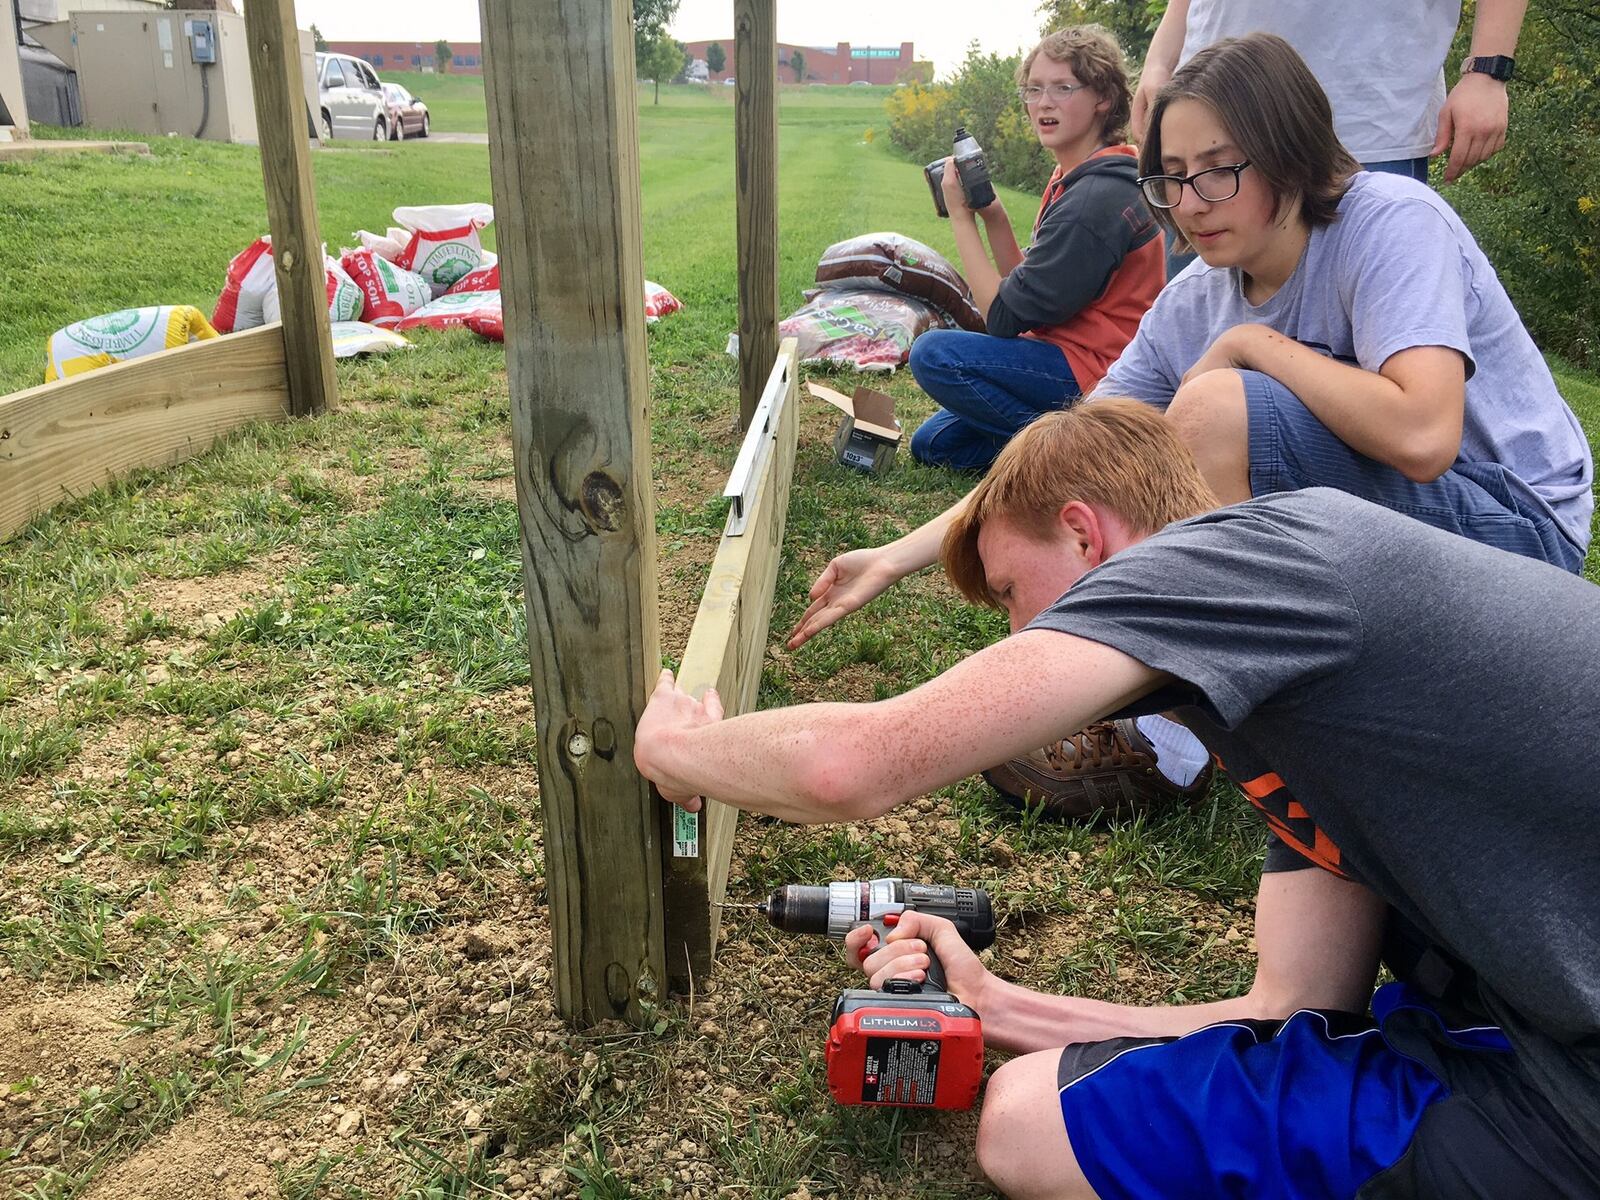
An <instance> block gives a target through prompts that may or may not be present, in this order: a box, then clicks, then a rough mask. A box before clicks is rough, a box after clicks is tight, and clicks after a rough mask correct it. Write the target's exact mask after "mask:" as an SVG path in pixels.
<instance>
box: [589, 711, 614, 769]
mask: <svg viewBox="0 0 1600 1200" xmlns="http://www.w3.org/2000/svg"><path fill="white" fill-rule="evenodd" d="M594 752H595V753H596V754H598V755H599V756H600V757H601V758H603V759H605V760H606V761H607V762H610V761H611V756H612V755H614V754H615V753H616V752H617V730H616V726H614V725H612V724H611V722H610V721H608V720H606V719H605V718H604V717H600V718H598V719H597V720H596V721H595V723H594Z"/></svg>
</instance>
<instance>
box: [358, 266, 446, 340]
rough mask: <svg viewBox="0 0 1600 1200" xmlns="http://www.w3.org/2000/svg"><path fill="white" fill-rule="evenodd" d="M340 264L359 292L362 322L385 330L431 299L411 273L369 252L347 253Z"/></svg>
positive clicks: (423, 281)
mask: <svg viewBox="0 0 1600 1200" xmlns="http://www.w3.org/2000/svg"><path fill="white" fill-rule="evenodd" d="M339 265H340V266H342V267H343V268H344V269H345V272H346V273H347V274H348V275H349V276H350V278H351V279H353V280H355V282H356V286H357V287H359V288H360V289H361V294H362V298H363V300H364V306H363V307H362V310H361V314H360V316H361V320H363V321H365V322H366V323H367V324H369V325H376V326H378V327H379V328H384V327H386V326H389V325H393V324H394V323H395V322H396V321H398V320H400V318H401V317H406V316H410V315H411V314H412V313H414V312H416V311H417V309H419V308H421V307H422V306H423V305H424V304H427V303H428V302H429V301H430V300H432V299H433V289H431V288H430V287H429V286H428V281H427V280H426V279H424V278H423V277H422V276H421V275H417V274H413V273H412V272H410V271H408V270H406V269H405V268H404V267H397V266H395V265H394V263H392V262H390V261H389V260H388V259H386V258H384V257H383V256H382V255H380V254H378V253H376V252H375V251H372V250H346V251H345V252H344V253H343V254H342V255H341V256H340V258H339Z"/></svg>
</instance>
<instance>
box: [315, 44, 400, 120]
mask: <svg viewBox="0 0 1600 1200" xmlns="http://www.w3.org/2000/svg"><path fill="white" fill-rule="evenodd" d="M317 95H318V97H319V99H320V100H321V102H322V117H321V121H320V125H321V133H322V136H323V137H324V138H328V139H330V140H331V139H333V138H336V137H344V138H372V139H373V140H374V141H380V142H381V141H383V140H384V139H385V138H387V137H388V136H389V112H388V108H387V106H386V105H385V104H384V102H383V85H382V84H381V83H379V82H378V73H377V72H376V71H374V70H373V69H372V67H371V65H370V64H368V63H365V62H363V61H362V60H361V59H359V58H351V57H350V56H349V55H348V54H319V55H317Z"/></svg>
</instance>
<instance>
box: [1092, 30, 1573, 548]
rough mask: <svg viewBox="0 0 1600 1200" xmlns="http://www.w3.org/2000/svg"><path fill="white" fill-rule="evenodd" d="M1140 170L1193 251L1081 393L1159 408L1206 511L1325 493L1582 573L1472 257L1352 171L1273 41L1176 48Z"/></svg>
mask: <svg viewBox="0 0 1600 1200" xmlns="http://www.w3.org/2000/svg"><path fill="white" fill-rule="evenodd" d="M1140 168H1141V171H1142V176H1141V178H1140V181H1139V183H1140V187H1141V188H1142V190H1143V192H1144V197H1145V201H1146V202H1147V203H1148V204H1149V205H1150V206H1151V208H1152V209H1154V210H1155V212H1156V215H1157V218H1158V219H1159V220H1160V221H1161V222H1162V224H1163V225H1164V226H1165V227H1166V228H1167V231H1168V234H1169V237H1171V238H1172V239H1173V241H1174V242H1177V243H1187V244H1188V245H1189V246H1191V247H1193V248H1194V250H1196V251H1197V252H1198V254H1199V256H1200V261H1198V262H1196V263H1194V264H1193V265H1192V266H1190V267H1189V268H1188V269H1187V270H1185V271H1184V272H1183V273H1182V274H1181V275H1179V276H1178V277H1177V278H1176V279H1174V280H1173V281H1172V282H1171V283H1170V284H1169V285H1168V286H1167V288H1166V289H1165V290H1164V291H1163V292H1162V294H1161V296H1160V298H1159V299H1158V300H1157V301H1156V304H1155V306H1154V307H1153V308H1152V309H1151V311H1150V313H1149V315H1148V316H1147V317H1146V318H1145V320H1144V322H1143V324H1142V325H1141V326H1140V328H1139V334H1138V336H1137V337H1135V338H1134V340H1133V342H1132V343H1130V345H1129V346H1128V349H1127V351H1126V352H1125V353H1124V354H1123V355H1122V357H1121V358H1119V359H1118V360H1117V362H1116V363H1115V364H1114V365H1113V366H1112V368H1111V369H1110V371H1108V372H1107V374H1106V377H1105V378H1104V379H1103V380H1101V382H1100V384H1099V387H1098V388H1097V389H1096V394H1097V395H1099V396H1132V397H1134V398H1135V399H1139V400H1143V401H1146V402H1148V403H1151V404H1155V405H1158V406H1160V407H1163V408H1165V409H1166V410H1167V416H1168V419H1169V420H1171V421H1172V422H1173V423H1174V424H1175V425H1176V426H1177V428H1178V432H1179V434H1180V436H1182V437H1183V439H1184V441H1185V442H1186V443H1187V444H1188V446H1189V448H1190V450H1191V451H1192V452H1193V453H1194V455H1195V458H1196V459H1197V461H1198V462H1199V464H1200V469H1201V471H1202V472H1203V473H1204V474H1205V476H1206V479H1207V481H1208V482H1209V483H1210V484H1211V486H1212V488H1213V489H1214V490H1215V491H1216V493H1217V495H1218V497H1219V498H1221V500H1222V501H1223V502H1224V503H1233V502H1236V501H1240V500H1246V499H1249V498H1250V497H1251V496H1252V495H1261V494H1263V493H1266V492H1278V491H1293V490H1296V489H1298V488H1304V487H1316V486H1327V487H1336V488H1339V489H1340V490H1341V491H1346V492H1352V493H1354V494H1355V495H1358V496H1361V497H1363V498H1365V499H1368V500H1372V501H1375V502H1376V503H1379V504H1382V505H1385V506H1386V507H1389V508H1395V509H1399V510H1400V511H1402V512H1407V513H1410V514H1411V515H1413V516H1415V517H1417V518H1418V519H1420V520H1423V521H1426V522H1428V523H1429V524H1430V525H1436V526H1438V527H1440V528H1442V529H1447V530H1449V531H1451V532H1453V533H1459V534H1462V535H1464V536H1466V537H1470V538H1472V539H1474V540H1475V541H1480V542H1485V543H1487V544H1489V545H1492V546H1499V547H1500V548H1502V549H1506V550H1511V551H1514V552H1516V553H1518V554H1526V555H1529V556H1531V557H1534V558H1542V559H1544V560H1546V561H1548V562H1551V563H1554V564H1556V565H1557V566H1560V567H1564V568H1565V569H1566V570H1569V571H1577V570H1579V569H1580V568H1581V566H1582V563H1583V557H1584V552H1585V550H1586V549H1587V547H1588V544H1589V518H1590V514H1591V512H1592V511H1593V508H1594V497H1593V492H1592V485H1593V460H1592V457H1591V454H1590V450H1589V445H1588V442H1587V441H1586V440H1585V438H1584V434H1583V431H1582V429H1581V427H1580V426H1579V424H1578V421H1577V418H1576V417H1575V416H1574V415H1573V413H1572V411H1571V409H1569V408H1568V407H1567V405H1566V402H1565V401H1564V400H1562V398H1561V395H1560V394H1559V393H1558V392H1557V390H1556V385H1555V380H1554V379H1553V378H1552V376H1551V374H1550V371H1549V368H1548V367H1546V365H1545V362H1544V359H1543V357H1542V356H1541V355H1540V353H1539V351H1538V348H1537V347H1536V346H1535V345H1534V344H1533V339H1532V338H1531V337H1529V335H1528V332H1527V330H1526V329H1525V328H1524V327H1523V324H1522V321H1521V319H1520V318H1519V317H1518V316H1517V313H1516V309H1515V308H1513V307H1512V304H1511V300H1510V298H1509V297H1508V296H1507V295H1506V293H1505V289H1504V288H1503V287H1501V285H1500V281H1499V280H1498V279H1497V278H1496V276H1495V273H1494V268H1493V267H1492V266H1490V264H1489V261H1488V259H1486V258H1485V257H1484V255H1483V252H1482V251H1481V250H1480V249H1479V248H1478V245H1477V243H1476V242H1475V241H1474V240H1473V237H1472V234H1471V233H1470V232H1468V230H1467V228H1466V226H1465V225H1463V224H1462V222H1461V220H1460V218H1459V217H1457V216H1456V214H1455V211H1454V210H1453V209H1451V207H1450V206H1449V205H1448V204H1447V203H1445V201H1444V200H1443V199H1442V198H1440V196H1439V195H1438V194H1437V193H1435V192H1434V191H1432V190H1431V189H1429V188H1428V187H1426V186H1425V185H1423V184H1421V183H1418V182H1416V181H1414V180H1411V179H1407V178H1404V177H1401V176H1395V175H1388V174H1378V173H1373V172H1368V171H1363V170H1361V169H1360V167H1359V166H1358V165H1357V163H1356V162H1355V160H1354V159H1353V158H1352V157H1351V156H1350V155H1349V154H1348V153H1347V152H1346V150H1345V148H1344V147H1343V146H1342V145H1341V144H1340V143H1339V141H1338V139H1337V138H1336V137H1335V135H1334V132H1333V122H1332V117H1331V114H1330V112H1329V108H1328V101H1327V98H1326V96H1325V95H1324V94H1323V91H1322V88H1321V87H1320V86H1319V85H1318V83H1317V82H1316V80H1315V79H1313V78H1312V76H1311V73H1310V71H1309V70H1308V69H1307V67H1306V65H1305V63H1304V62H1303V61H1302V60H1301V58H1300V56H1299V55H1298V54H1297V53H1296V52H1295V51H1294V50H1293V49H1292V48H1291V47H1290V46H1289V44H1288V43H1287V42H1285V41H1284V40H1283V39H1281V38H1279V37H1276V36H1274V35H1272V34H1264V33H1258V34H1252V35H1250V36H1249V37H1245V38H1233V39H1228V40H1225V41H1222V42H1219V43H1217V44H1216V45H1214V46H1211V47H1209V48H1207V49H1205V50H1202V51H1201V52H1200V53H1199V54H1197V55H1195V56H1194V58H1192V59H1191V60H1190V61H1189V62H1188V63H1187V64H1186V65H1185V66H1184V67H1183V68H1181V69H1180V70H1179V71H1178V72H1177V74H1176V75H1174V76H1173V78H1172V79H1171V81H1170V82H1168V83H1167V85H1166V86H1165V87H1163V88H1162V89H1161V90H1160V91H1159V92H1158V93H1157V95H1156V99H1155V102H1154V103H1153V105H1152V106H1151V120H1150V130H1149V137H1148V139H1147V140H1146V141H1145V143H1144V145H1143V147H1142V149H1141V154H1140Z"/></svg>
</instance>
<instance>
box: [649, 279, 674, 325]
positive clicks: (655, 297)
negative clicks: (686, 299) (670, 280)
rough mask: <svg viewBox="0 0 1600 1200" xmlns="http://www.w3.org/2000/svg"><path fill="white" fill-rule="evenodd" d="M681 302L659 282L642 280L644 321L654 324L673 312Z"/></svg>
mask: <svg viewBox="0 0 1600 1200" xmlns="http://www.w3.org/2000/svg"><path fill="white" fill-rule="evenodd" d="M682 307H683V303H682V302H681V301H680V300H679V299H678V298H677V297H676V296H674V295H673V294H672V293H671V292H669V291H667V289H666V288H664V287H662V286H661V285H660V284H659V283H651V282H650V281H649V280H648V279H646V280H645V281H644V323H645V324H646V325H654V324H655V323H656V322H657V321H659V320H660V319H661V318H662V317H664V316H667V315H668V314H669V313H675V312H677V311H678V310H679V309H680V308H682Z"/></svg>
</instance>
